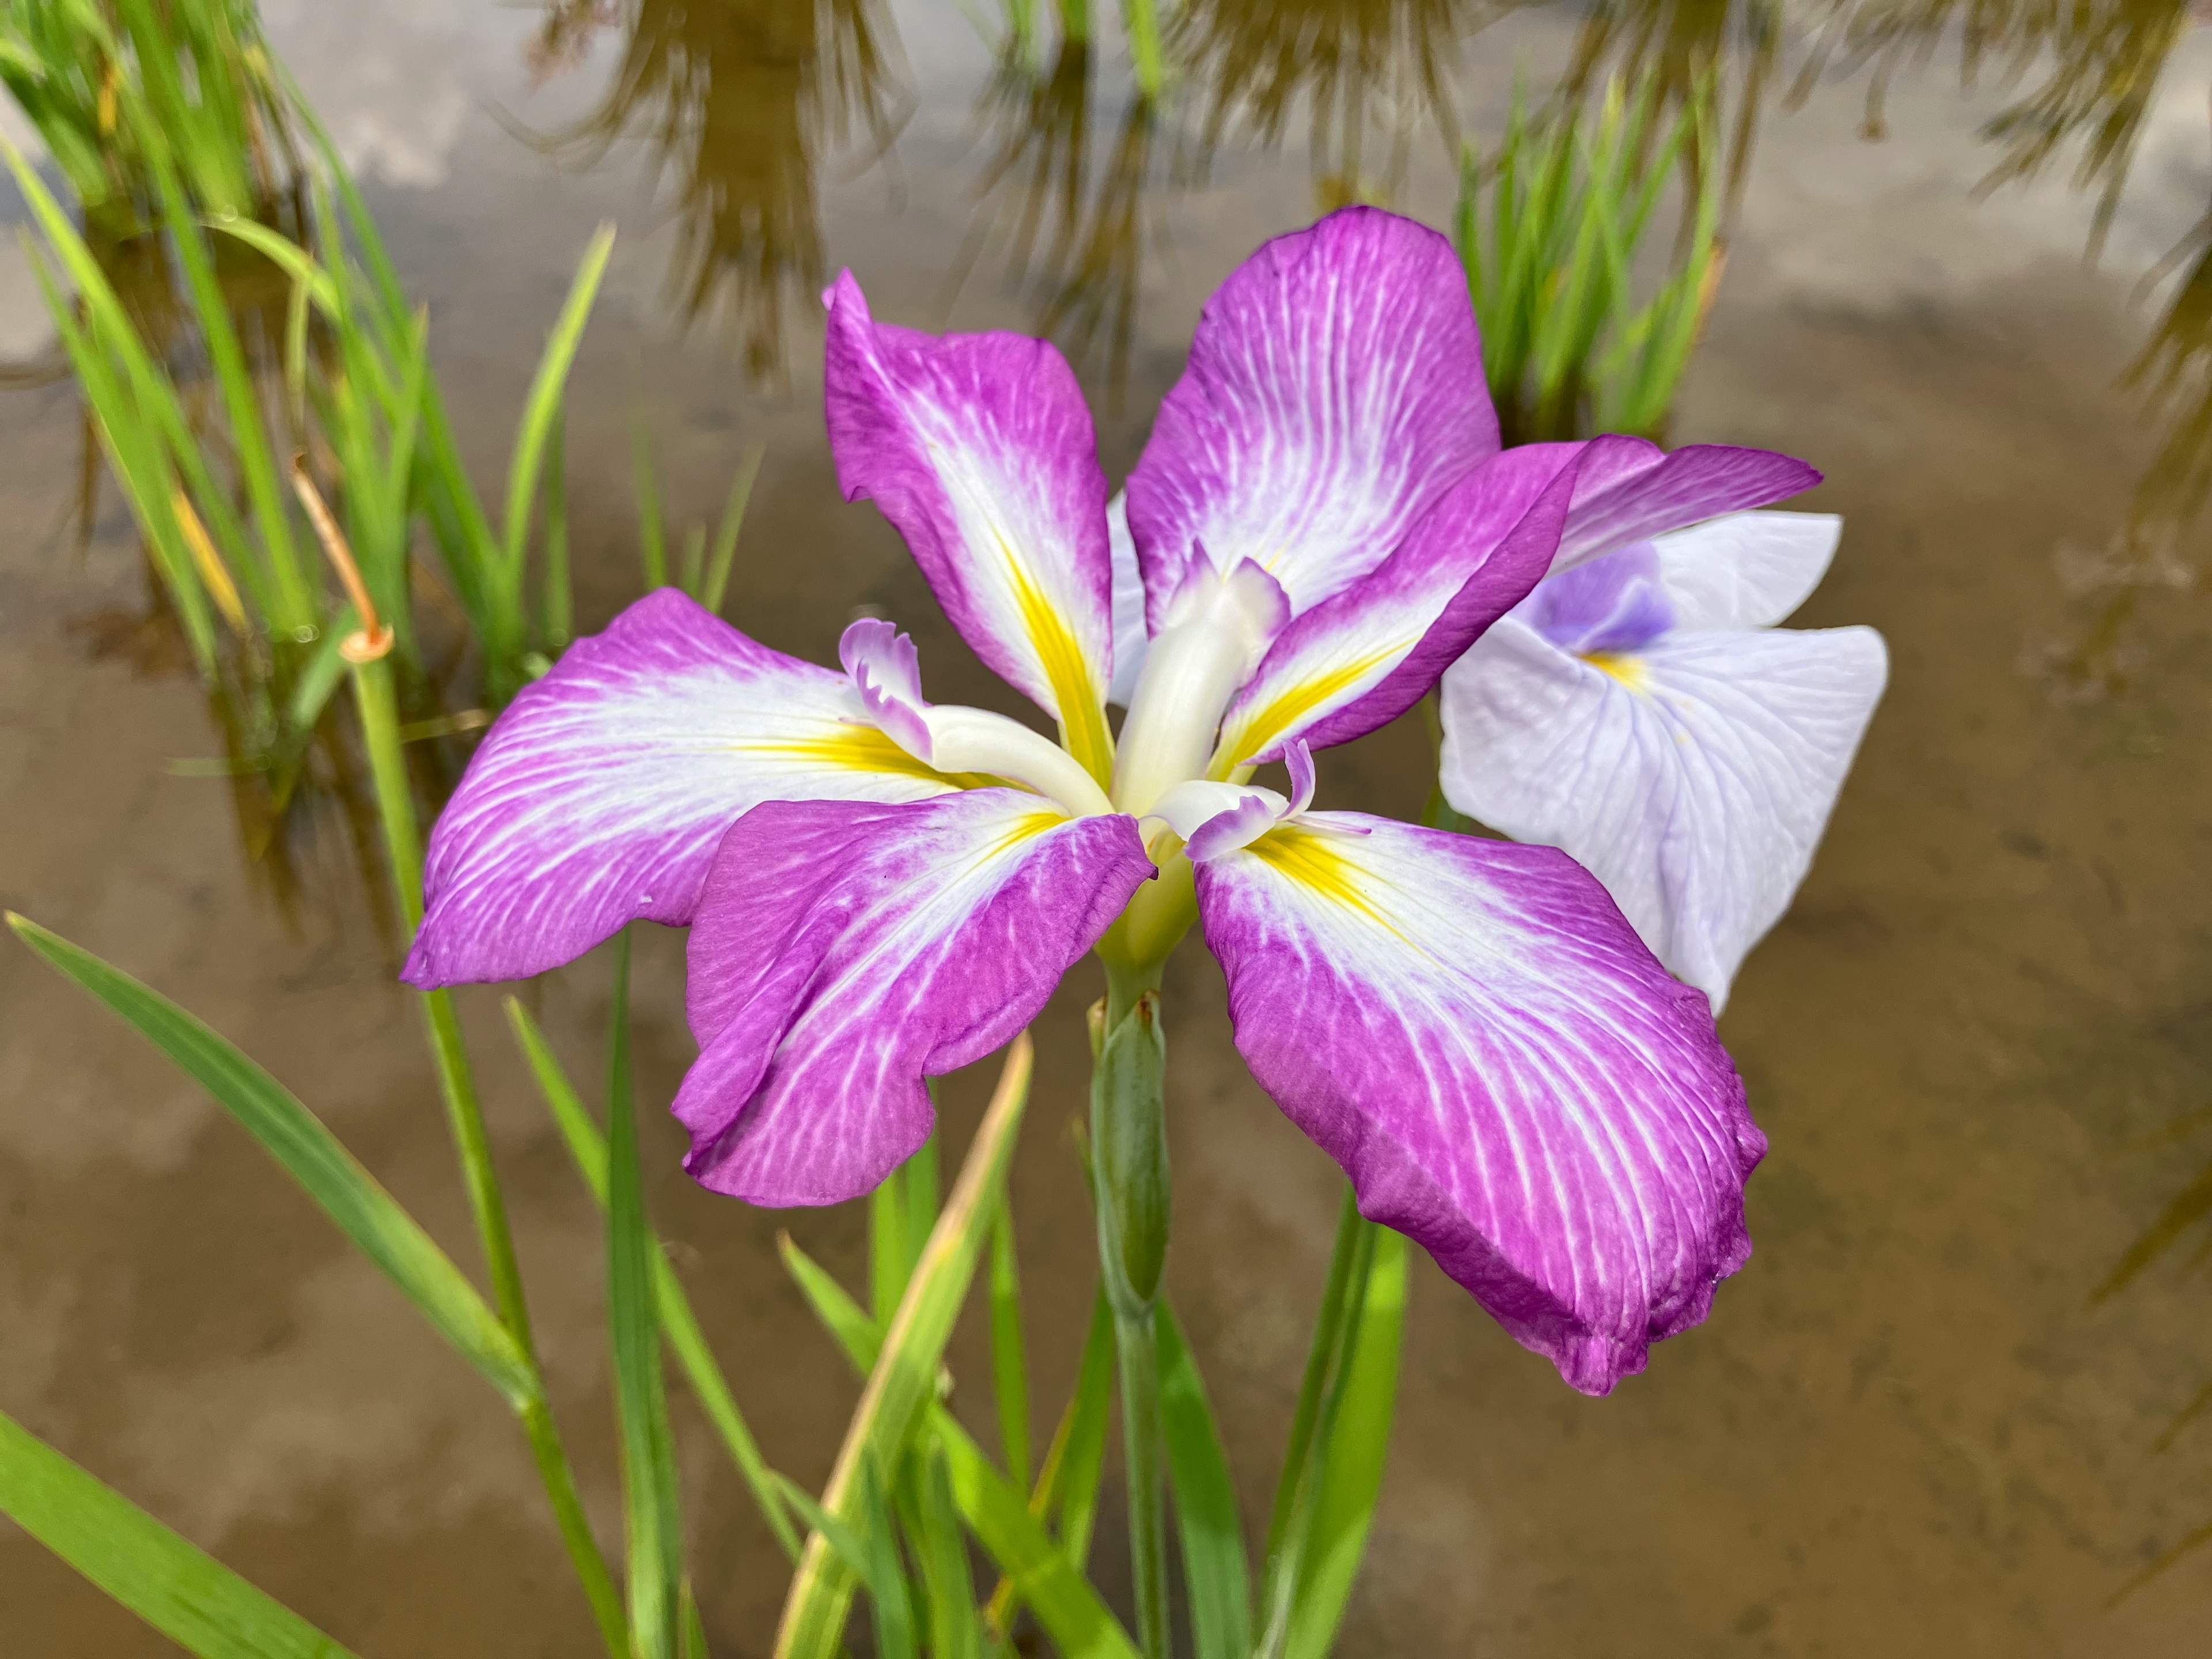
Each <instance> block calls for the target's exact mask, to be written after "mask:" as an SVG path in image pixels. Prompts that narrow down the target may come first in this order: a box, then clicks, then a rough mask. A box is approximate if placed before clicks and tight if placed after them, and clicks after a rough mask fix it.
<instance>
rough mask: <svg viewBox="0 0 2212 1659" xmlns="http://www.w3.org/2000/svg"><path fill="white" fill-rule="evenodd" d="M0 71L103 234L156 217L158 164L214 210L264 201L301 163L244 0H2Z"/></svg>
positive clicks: (252, 10)
mask: <svg viewBox="0 0 2212 1659" xmlns="http://www.w3.org/2000/svg"><path fill="white" fill-rule="evenodd" d="M0 83H4V84H5V86H6V87H7V89H8V91H9V94H11V95H12V96H13V97H14V99H15V102H16V104H17V106H19V107H20V108H21V110H22V112H23V113H24V115H25V116H26V117H27V118H28V119H29V121H30V123H31V125H32V126H33V128H34V129H36V131H37V132H38V134H39V137H40V140H41V141H42V142H43V143H45V145H46V150H47V153H48V154H49V155H52V157H53V160H54V163H55V165H56V166H57V167H58V168H59V169H60V170H61V173H62V175H63V176H64V178H65V179H67V180H68V181H69V185H70V190H71V191H72V192H73V193H74V194H75V195H76V198H77V200H78V201H79V202H80V203H82V204H83V208H84V212H85V216H86V218H87V220H88V223H89V224H90V225H92V226H96V227H98V228H100V230H101V231H102V232H103V233H104V234H108V235H119V234H131V233H133V232H136V231H138V230H142V229H143V228H147V227H149V226H150V225H152V224H153V223H155V222H157V221H158V220H159V218H160V217H161V185H160V182H159V177H158V174H159V170H160V169H161V168H162V167H167V168H169V169H170V170H172V171H173V173H175V175H176V177H177V179H178V181H179V185H180V186H181V187H182V189H183V190H184V191H185V197H186V199H187V200H189V201H190V202H191V204H192V205H193V206H195V207H196V208H197V209H199V210H202V211H204V212H208V213H217V214H248V215H255V214H261V213H265V212H267V211H269V210H270V209H271V208H272V207H273V206H274V205H275V204H278V203H280V202H282V201H283V200H284V199H285V198H286V197H289V195H290V194H291V193H292V191H293V190H294V188H295V185H296V184H297V182H298V181H299V179H301V175H302V157H301V147H300V144H299V142H298V137H297V131H296V124H295V120H294V118H293V106H292V102H291V100H290V98H289V96H288V94H287V93H286V90H285V88H284V86H283V81H282V77H281V75H280V72H279V71H278V70H277V69H276V64H275V60H274V59H273V58H272V57H271V56H270V52H269V48H268V45H267V43H266V41H265V40H264V39H263V37H262V33H261V15H260V11H259V9H258V7H257V6H256V5H254V4H253V3H252V0H10V3H9V4H8V5H7V6H6V7H4V8H0ZM156 135H158V151H159V153H157V149H156V144H155V137H156Z"/></svg>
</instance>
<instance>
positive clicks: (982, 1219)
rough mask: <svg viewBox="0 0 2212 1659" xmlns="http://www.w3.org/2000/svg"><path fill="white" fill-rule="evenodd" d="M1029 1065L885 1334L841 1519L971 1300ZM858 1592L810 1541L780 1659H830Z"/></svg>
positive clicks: (1025, 1058) (909, 1416)
mask: <svg viewBox="0 0 2212 1659" xmlns="http://www.w3.org/2000/svg"><path fill="white" fill-rule="evenodd" d="M1030 1065H1031V1054H1030V1043H1029V1039H1028V1037H1027V1036H1026V1035H1024V1036H1018V1037H1017V1038H1015V1040H1014V1042H1013V1046H1012V1048H1011V1049H1010V1050H1009V1051H1008V1054H1007V1058H1006V1068H1005V1070H1004V1072H1003V1073H1001V1075H1000V1080H999V1087H998V1091H997V1092H996V1093H995V1094H994V1096H993V1097H992V1100H991V1103H990V1105H989V1107H988V1108H987V1109H986V1110H985V1112H984V1114H983V1121H982V1123H981V1127H978V1128H977V1130H976V1132H975V1141H974V1143H973V1144H972V1145H971V1146H969V1150H968V1156H967V1158H965V1160H964V1161H963V1164H962V1165H961V1170H960V1177H959V1180H958V1181H957V1182H955V1183H954V1186H953V1190H952V1195H951V1200H950V1201H949V1202H948V1203H947V1204H946V1205H945V1211H944V1213H943V1214H942V1215H940V1216H939V1218H938V1222H937V1226H936V1228H935V1229H934V1230H933V1231H932V1232H931V1234H930V1237H929V1244H928V1248H927V1249H926V1250H924V1251H923V1253H922V1260H921V1266H920V1267H918V1268H917V1269H916V1271H915V1274H914V1278H913V1280H912V1282H911V1283H910V1284H908V1286H907V1291H906V1295H905V1297H903V1298H902V1300H901V1301H900V1303H899V1306H898V1311H897V1313H896V1316H894V1317H893V1318H892V1320H891V1322H890V1328H889V1330H888V1331H887V1332H886V1333H885V1335H884V1349H883V1352H882V1354H881V1355H880V1356H878V1359H877V1361H876V1367H875V1370H873V1371H872V1372H871V1373H870V1375H869V1377H868V1386H867V1389H866V1391H865V1392H864V1393H863V1394H862V1395H861V1397H860V1409H859V1410H858V1411H856V1412H855V1413H854V1416H853V1420H852V1423H851V1425H849V1427H848V1429H847V1431H846V1435H845V1443H844V1445H843V1447H842V1449H840V1450H839V1452H838V1455H837V1462H836V1467H835V1468H833V1469H832V1470H831V1472H830V1477H829V1486H828V1488H827V1489H826V1491H825V1494H824V1507H825V1508H826V1509H827V1510H829V1511H830V1512H831V1513H832V1514H834V1515H836V1516H839V1517H840V1518H841V1519H848V1520H849V1519H850V1518H851V1516H853V1515H854V1513H855V1508H854V1506H855V1504H856V1501H857V1498H858V1496H859V1492H858V1482H859V1480H860V1471H861V1468H862V1467H863V1466H864V1464H865V1463H866V1462H867V1461H868V1460H870V1459H872V1460H873V1461H874V1462H875V1464H876V1466H877V1467H878V1468H882V1467H884V1466H886V1465H888V1464H890V1462H893V1461H894V1460H895V1459H896V1456H897V1455H898V1453H899V1452H900V1451H901V1450H902V1449H903V1447H904V1445H905V1443H906V1439H907V1436H908V1431H909V1430H910V1429H911V1427H912V1425H913V1423H914V1420H915V1415H916V1413H918V1412H919V1411H920V1410H921V1407H923V1405H924V1404H925V1403H926V1402H927V1400H928V1398H929V1396H930V1394H931V1391H932V1389H933V1386H934V1384H935V1381H936V1376H937V1369H938V1363H939V1358H941V1356H942V1355H943V1353H944V1351H945V1342H946V1340H948V1339H949V1338H950V1337H951V1334H952V1324H953V1321H954V1319H955V1317H956V1316H957V1314H958V1313H959V1310H960V1305H961V1304H962V1303H963V1301H965V1300H966V1299H967V1295H968V1289H969V1285H970V1283H971V1282H972V1281H973V1279H974V1278H975V1265H976V1262H977V1260H978V1258H979V1257H980V1256H981V1253H982V1249H983V1244H984V1232H985V1230H986V1229H987V1226H988V1225H989V1222H990V1216H991V1208H992V1206H993V1205H994V1204H995V1203H996V1201H997V1198H998V1194H999V1191H1000V1188H1001V1186H1002V1185H1003V1183H1004V1182H1005V1179H1006V1164H1007V1162H1008V1160H1009V1159H1010V1158H1011V1157H1012V1152H1013V1134H1014V1130H1015V1128H1016V1127H1017V1126H1018V1124H1019V1123H1020V1121H1021V1116H1022V1112H1023V1109H1024V1107H1025V1106H1026V1105H1027V1104H1028V1102H1029V1084H1030ZM853 1589H854V1578H853V1575H852V1574H851V1572H850V1571H849V1570H847V1569H845V1568H843V1567H842V1565H840V1564H838V1563H837V1562H836V1561H834V1560H833V1559H832V1553H831V1551H830V1550H829V1547H828V1544H827V1543H826V1541H823V1539H821V1538H820V1537H818V1536H817V1537H816V1538H814V1539H811V1540H809V1541H808V1543H807V1547H806V1549H805V1553H804V1554H803V1555H802V1556H801V1558H800V1560H799V1572H798V1575H797V1577H795V1578H794V1579H793V1582H792V1587H791V1593H790V1595H789V1597H788V1599H787V1601H785V1603H784V1611H783V1620H782V1623H781V1627H780V1628H779V1630H778V1632H777V1637H776V1648H775V1651H776V1653H777V1655H778V1656H779V1659H830V1656H831V1655H833V1654H835V1653H836V1650H837V1648H838V1646H839V1644H840V1643H841V1642H842V1639H843V1634H844V1627H845V1620H846V1614H847V1612H848V1609H849V1607H850V1606H851V1601H852V1594H853Z"/></svg>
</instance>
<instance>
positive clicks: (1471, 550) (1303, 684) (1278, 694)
mask: <svg viewBox="0 0 2212 1659" xmlns="http://www.w3.org/2000/svg"><path fill="white" fill-rule="evenodd" d="M1577 459H1578V456H1577V452H1576V450H1575V449H1574V448H1573V447H1571V446H1565V445H1559V446H1545V447H1541V448H1540V447H1536V446H1529V447H1525V448H1521V449H1512V450H1508V451H1506V452H1505V453H1504V454H1502V455H1499V456H1497V457H1495V458H1494V459H1492V460H1491V461H1490V462H1488V463H1487V464H1486V465H1483V466H1481V467H1480V468H1478V469H1477V470H1476V471H1474V473H1472V474H1471V475H1469V476H1468V477H1467V478H1466V479H1464V480H1462V482H1461V483H1460V484H1459V485H1458V486H1457V487H1455V489H1452V490H1451V491H1449V493H1448V494H1447V495H1445V496H1444V498H1443V500H1442V501H1439V502H1437V505H1436V507H1434V508H1433V509H1432V510H1431V512H1430V513H1429V514H1428V515H1427V516H1426V517H1425V518H1424V519H1423V520H1421V522H1420V524H1419V526H1416V527H1415V528H1414V530H1413V533H1412V534H1411V535H1410V536H1408V537H1407V539H1406V541H1405V543H1404V544H1403V545H1402V546H1401V547H1400V548H1399V549H1398V550H1397V551H1396V552H1395V553H1394V554H1392V555H1391V556H1389V558H1388V559H1386V560H1384V561H1383V564H1382V566H1381V567H1380V568H1378V569H1376V571H1375V572H1374V573H1373V574H1370V575H1369V576H1367V577H1365V578H1364V580H1360V581H1358V582H1357V583H1355V584H1354V585H1353V586H1351V587H1349V588H1346V590H1345V591H1344V592H1340V593H1339V594H1337V595H1336V596H1335V597H1334V598H1333V599H1327V600H1324V601H1323V602H1322V603H1321V604H1320V605H1316V606H1314V607H1313V609H1311V610H1310V611H1307V612H1305V614H1304V615H1303V616H1301V617H1297V619H1296V620H1294V621H1293V622H1292V623H1291V624H1290V626H1289V627H1288V628H1286V629H1284V630H1283V632H1282V634H1281V635H1280V636H1279V638H1277V640H1276V641H1275V642H1274V644H1273V646H1271V647H1269V648H1268V651H1267V655H1266V656H1265V657H1264V658H1263V659H1261V662H1260V665H1259V666H1258V668H1257V669H1256V670H1255V671H1254V672H1253V675H1252V678H1251V679H1250V680H1249V681H1248V682H1247V683H1246V684H1245V686H1244V688H1243V690H1241V691H1239V692H1238V693H1237V696H1236V698H1235V700H1234V701H1233V702H1231V704H1230V705H1229V710H1228V713H1227V714H1225V716H1224V718H1223V720H1222V723H1221V737H1220V741H1219V744H1218V747H1217V749H1216V750H1215V751H1214V757H1213V761H1212V766H1211V767H1210V769H1209V770H1210V772H1211V773H1212V775H1213V776H1216V777H1225V776H1227V775H1229V773H1230V772H1231V770H1233V769H1235V768H1237V767H1238V766H1242V765H1245V764H1248V763H1258V762H1262V761H1267V760H1273V759H1276V758H1278V757H1280V755H1281V754H1282V752H1283V746H1284V744H1285V743H1287V742H1288V741H1289V740H1290V739H1291V738H1297V737H1303V738H1304V739H1305V741H1306V742H1307V743H1308V744H1310V746H1312V747H1314V748H1316V749H1319V748H1324V747H1327V746H1328V745H1329V744H1338V743H1349V742H1350V741H1351V740H1352V738H1357V737H1360V736H1363V735H1364V734H1365V733H1367V732H1371V731H1373V730H1375V729H1376V727H1377V726H1383V725H1387V724H1388V723H1389V721H1391V720H1395V719H1396V718H1397V717H1398V716H1399V715H1400V714H1403V713H1405V711H1406V710H1407V709H1408V708H1412V707H1413V705H1414V704H1415V703H1417V702H1419V701H1420V700H1421V699H1422V697H1424V696H1426V695H1427V694H1428V690H1429V688H1430V687H1431V686H1432V685H1434V684H1436V683H1437V677H1438V676H1439V675H1441V674H1442V673H1443V671H1444V670H1445V669H1446V668H1447V667H1448V666H1449V665H1450V664H1451V663H1452V662H1453V661H1454V660H1455V659H1457V658H1458V657H1459V656H1460V654H1461V653H1463V652H1464V651H1465V650H1466V649H1467V647H1468V646H1469V645H1470V644H1472V643H1473V642H1474V640H1475V638H1476V637H1477V636H1478V635H1480V633H1481V632H1482V630H1483V629H1486V628H1487V627H1488V626H1489V625H1490V624H1491V623H1492V622H1494V621H1496V620H1497V619H1498V617H1501V616H1503V615H1504V613H1505V612H1506V611H1510V609H1511V608H1512V607H1513V606H1514V605H1516V604H1517V603H1519V602H1520V600H1521V599H1522V597H1523V596H1524V595H1525V594H1527V593H1528V591H1529V589H1530V588H1531V587H1532V586H1534V584H1535V583H1536V582H1537V580H1539V579H1540V578H1541V577H1542V575H1543V574H1544V572H1545V570H1546V569H1547V568H1548V567H1549V566H1550V564H1551V562H1552V556H1553V550H1555V549H1556V548H1557V547H1558V545H1559V526H1560V524H1561V522H1562V521H1563V520H1564V519H1565V515H1566V513H1567V507H1568V501H1569V500H1570V495H1571V490H1572V489H1573V487H1574V475H1575V467H1576V465H1577Z"/></svg>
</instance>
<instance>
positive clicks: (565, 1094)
mask: <svg viewBox="0 0 2212 1659" xmlns="http://www.w3.org/2000/svg"><path fill="white" fill-rule="evenodd" d="M507 1023H508V1024H511V1025H512V1026H513V1028H514V1035H515V1040H516V1041H517V1042H520V1044H521V1045H522V1052H523V1056H524V1058H525V1059H526V1060H528V1061H529V1062H530V1069H531V1073H532V1075H533V1076H535V1077H536V1079H538V1092H539V1093H540V1094H541V1095H543V1096H544V1099H545V1103H546V1105H547V1107H548V1108H549V1109H550V1110H551V1111H552V1114H553V1121H554V1122H555V1123H556V1125H558V1126H559V1127H560V1130H561V1137H562V1139H563V1140H564V1141H566V1142H567V1143H568V1156H569V1157H570V1158H572V1159H574V1162H575V1164H576V1169H577V1172H578V1173H579V1174H580V1175H581V1176H583V1178H584V1184H585V1186H586V1187H587V1188H590V1189H591V1194H592V1200H593V1201H594V1202H596V1203H597V1204H599V1206H600V1207H601V1208H605V1206H606V1201H607V1144H606V1139H605V1136H603V1135H601V1134H600V1133H599V1125H598V1124H596V1123H594V1122H593V1121H592V1115H591V1114H590V1113H589V1112H588V1111H586V1109H585V1107H584V1103H583V1100H582V1098H581V1097H580V1096H579V1095H578V1094H577V1093H576V1091H575V1089H574V1086H573V1085H571V1084H570V1083H569V1081H568V1073H566V1072H564V1071H562V1068H561V1062H560V1060H557V1059H556V1058H555V1056H554V1054H553V1049H552V1046H551V1045H550V1043H548V1042H546V1041H545V1035H544V1032H543V1031H541V1030H538V1022H537V1021H536V1020H534V1019H532V1018H531V1017H530V1011H529V1010H528V1009H526V1008H525V1007H524V1006H522V1004H521V1002H520V1000H519V999H517V998H514V997H509V998H507ZM653 1299H654V1301H655V1303H656V1304H658V1305H659V1310H660V1328H661V1333H662V1334H663V1335H665V1337H666V1338H667V1339H668V1346H670V1347H671V1349H673V1350H674V1351H675V1354H676V1360H677V1363H678V1364H680V1365H682V1366H683V1367H684V1380H685V1382H687V1383H690V1387H691V1394H692V1397H693V1398H694V1399H696V1400H697V1401H698V1402H699V1407H700V1409H701V1410H702V1411H703V1412H705V1413H707V1420H708V1422H710V1423H712V1424H713V1425H714V1431H715V1432H716V1433H718V1434H720V1436H721V1437H722V1443H723V1445H724V1446H726V1448H727V1449H728V1450H729V1453H730V1460H731V1462H734V1463H735V1464H736V1465H737V1466H738V1474H741V1475H743V1476H744V1481H745V1485H746V1486H748V1487H750V1489H751V1491H752V1494H753V1502H754V1503H755V1504H757V1505H759V1507H760V1512H761V1516H762V1518H763V1520H765V1521H766V1522H768V1524H769V1530H770V1531H771V1532H773V1533H775V1538H776V1541H777V1542H778V1543H779V1544H781V1545H782V1546H783V1553H785V1554H786V1555H787V1556H789V1557H790V1558H791V1559H793V1560H794V1561H796V1560H797V1559H799V1531H798V1528H795V1527H793V1525H792V1524H791V1516H790V1514H789V1512H788V1511H787V1510H786V1509H785V1507H784V1503H783V1498H782V1495H781V1492H779V1490H778V1489H777V1486H776V1484H775V1477H774V1475H773V1474H772V1473H771V1472H770V1470H769V1467H768V1464H767V1462H766V1461H765V1460H763V1458H762V1456H761V1454H760V1446H759V1443H757V1441H755V1440H754V1438H753V1435H752V1431H751V1430H750V1428H748V1427H747V1426H746V1425H745V1419H744V1413H742V1412H740V1411H739V1410H738V1401H737V1397H736V1395H733V1394H732V1393H731V1391H730V1384H729V1382H728V1379H727V1378H726V1377H725V1376H723V1374H722V1368H721V1367H720V1365H719V1364H716V1363H715V1360H714V1351H713V1350H712V1349H711V1348H709V1347H708V1346H707V1338H706V1334H705V1333H704V1332H702V1330H701V1329H700V1328H699V1321H698V1317H697V1316H696V1315H695V1314H694V1313H693V1312H692V1311H691V1300H690V1297H687V1296H685V1295H684V1286H683V1285H682V1284H681V1283H679V1282H678V1279H677V1277H676V1270H675V1269H674V1268H673V1267H671V1266H669V1263H668V1255H667V1252H666V1251H665V1250H658V1251H656V1252H655V1253H654V1257H653Z"/></svg>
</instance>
